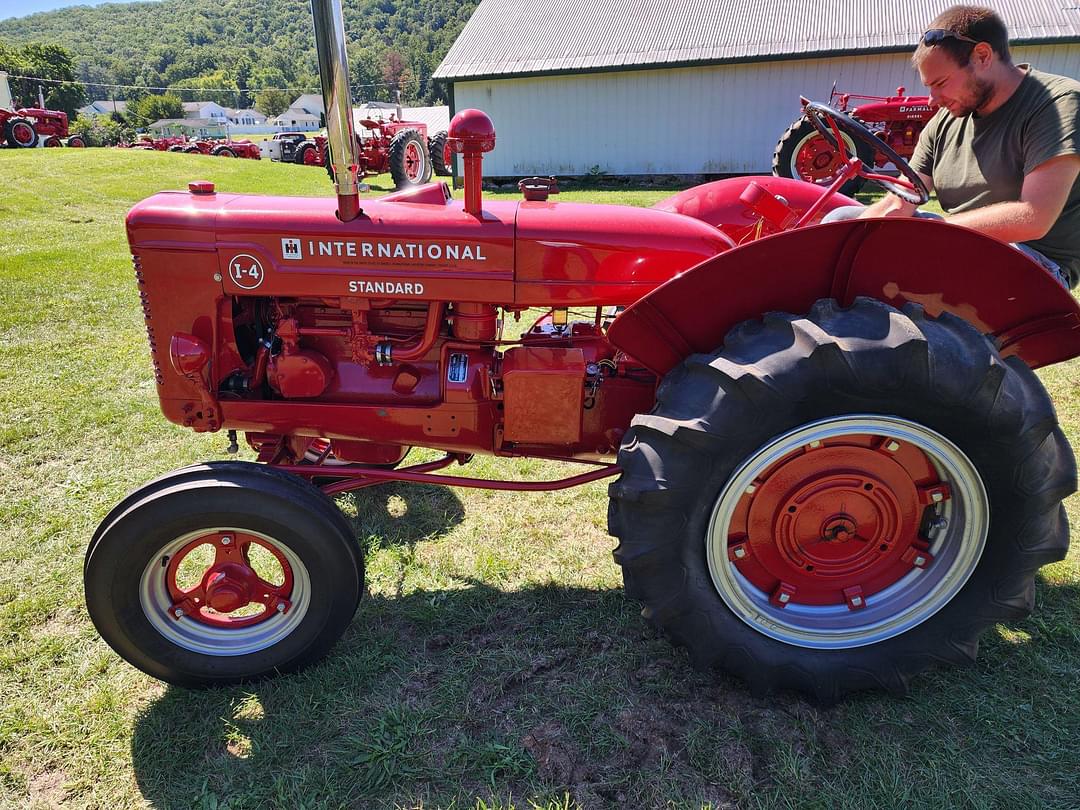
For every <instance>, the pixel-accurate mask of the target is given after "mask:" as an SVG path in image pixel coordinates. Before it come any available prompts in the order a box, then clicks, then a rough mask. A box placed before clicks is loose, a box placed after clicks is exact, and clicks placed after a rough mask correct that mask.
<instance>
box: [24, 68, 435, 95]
mask: <svg viewBox="0 0 1080 810" xmlns="http://www.w3.org/2000/svg"><path fill="white" fill-rule="evenodd" d="M414 75H416V74H414ZM8 78H9V79H23V80H26V81H32V82H43V83H45V84H85V85H87V86H89V87H104V88H106V89H109V90H162V91H165V92H168V91H170V90H175V91H180V92H187V93H259V92H262V91H263V90H280V91H282V92H290V91H292V92H295V91H297V90H299V91H300V92H303V93H308V92H319V88H317V87H311V86H310V85H306V86H299V87H249V88H247V89H245V90H241V89H240V88H239V87H182V86H180V85H175V84H173V85H167V86H165V87H154V86H151V85H144V84H105V83H103V82H87V81H83V80H81V79H43V78H41V77H40V76H17V75H15V74H11V73H9V74H8ZM416 80H417V81H418V82H419V83H420V84H421V86H422V85H423V83H424V82H426V81H427V79H426V78H423V77H420V76H416ZM399 85H400V82H398V83H397V84H395V83H394V82H374V83H372V84H354V85H351V88H352V89H353V90H362V89H364V88H369V87H398V86H399Z"/></svg>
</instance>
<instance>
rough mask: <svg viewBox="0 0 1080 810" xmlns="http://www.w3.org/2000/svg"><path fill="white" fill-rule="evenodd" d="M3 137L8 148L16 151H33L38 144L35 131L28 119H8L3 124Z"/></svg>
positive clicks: (32, 123)
mask: <svg viewBox="0 0 1080 810" xmlns="http://www.w3.org/2000/svg"><path fill="white" fill-rule="evenodd" d="M4 137H5V138H7V144H8V146H13V147H15V148H17V149H33V148H34V147H35V146H37V142H38V133H37V130H36V129H34V122H33V121H31V120H30V119H29V118H9V119H8V120H7V122H6V123H5V124H4Z"/></svg>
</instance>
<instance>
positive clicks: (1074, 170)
mask: <svg viewBox="0 0 1080 810" xmlns="http://www.w3.org/2000/svg"><path fill="white" fill-rule="evenodd" d="M1078 174H1080V155H1060V156H1058V157H1055V158H1051V159H1050V160H1048V161H1046V162H1045V163H1043V164H1041V165H1039V166H1038V167H1036V168H1035V169H1033V170H1032V171H1031V172H1029V173H1028V174H1027V175H1026V176H1025V177H1024V185H1023V187H1022V188H1021V190H1020V199H1019V200H1017V201H1016V202H1001V203H994V204H993V205H988V206H986V207H984V208H976V209H975V210H974V211H963V212H961V213H959V214H953V215H952V216H950V217H947V218H946V219H947V220H948V221H949V222H951V223H953V224H954V225H963V226H964V227H965V228H971V229H972V230H973V231H979V232H980V233H985V234H986V235H987V236H993V237H996V238H997V239H1000V240H1001V241H1003V242H1030V241H1031V240H1032V239H1041V238H1042V237H1043V236H1046V233H1047V231H1049V230H1050V228H1052V227H1053V225H1054V223H1055V222H1057V218H1058V217H1059V216H1061V210H1062V209H1063V208H1064V207H1065V203H1066V201H1067V200H1068V199H1069V192H1070V191H1071V190H1072V187H1073V183H1075V182H1076V178H1077V175H1078ZM894 216H895V214H894Z"/></svg>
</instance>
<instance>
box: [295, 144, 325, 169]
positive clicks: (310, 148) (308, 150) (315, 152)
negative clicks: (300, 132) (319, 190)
mask: <svg viewBox="0 0 1080 810" xmlns="http://www.w3.org/2000/svg"><path fill="white" fill-rule="evenodd" d="M293 161H294V162H295V163H297V164H299V165H300V166H321V165H322V157H321V155H320V154H319V147H318V146H316V145H315V144H313V143H311V142H310V141H307V142H305V143H302V144H301V145H300V148H299V149H297V150H296V156H295V157H294V158H293Z"/></svg>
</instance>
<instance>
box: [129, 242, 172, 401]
mask: <svg viewBox="0 0 1080 810" xmlns="http://www.w3.org/2000/svg"><path fill="white" fill-rule="evenodd" d="M131 263H132V265H134V267H135V281H136V282H138V284H139V299H140V300H141V301H142V309H143V317H144V318H145V319H146V338H147V340H149V341H150V359H151V360H152V361H153V363H154V380H155V381H156V382H157V384H158V385H164V384H165V378H164V377H162V375H161V363H159V362H158V347H157V340H156V339H155V338H154V316H153V315H152V314H151V312H150V296H148V295H147V294H146V281H145V280H144V279H143V271H142V263H141V262H140V261H139V254H137V253H132V254H131Z"/></svg>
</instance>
